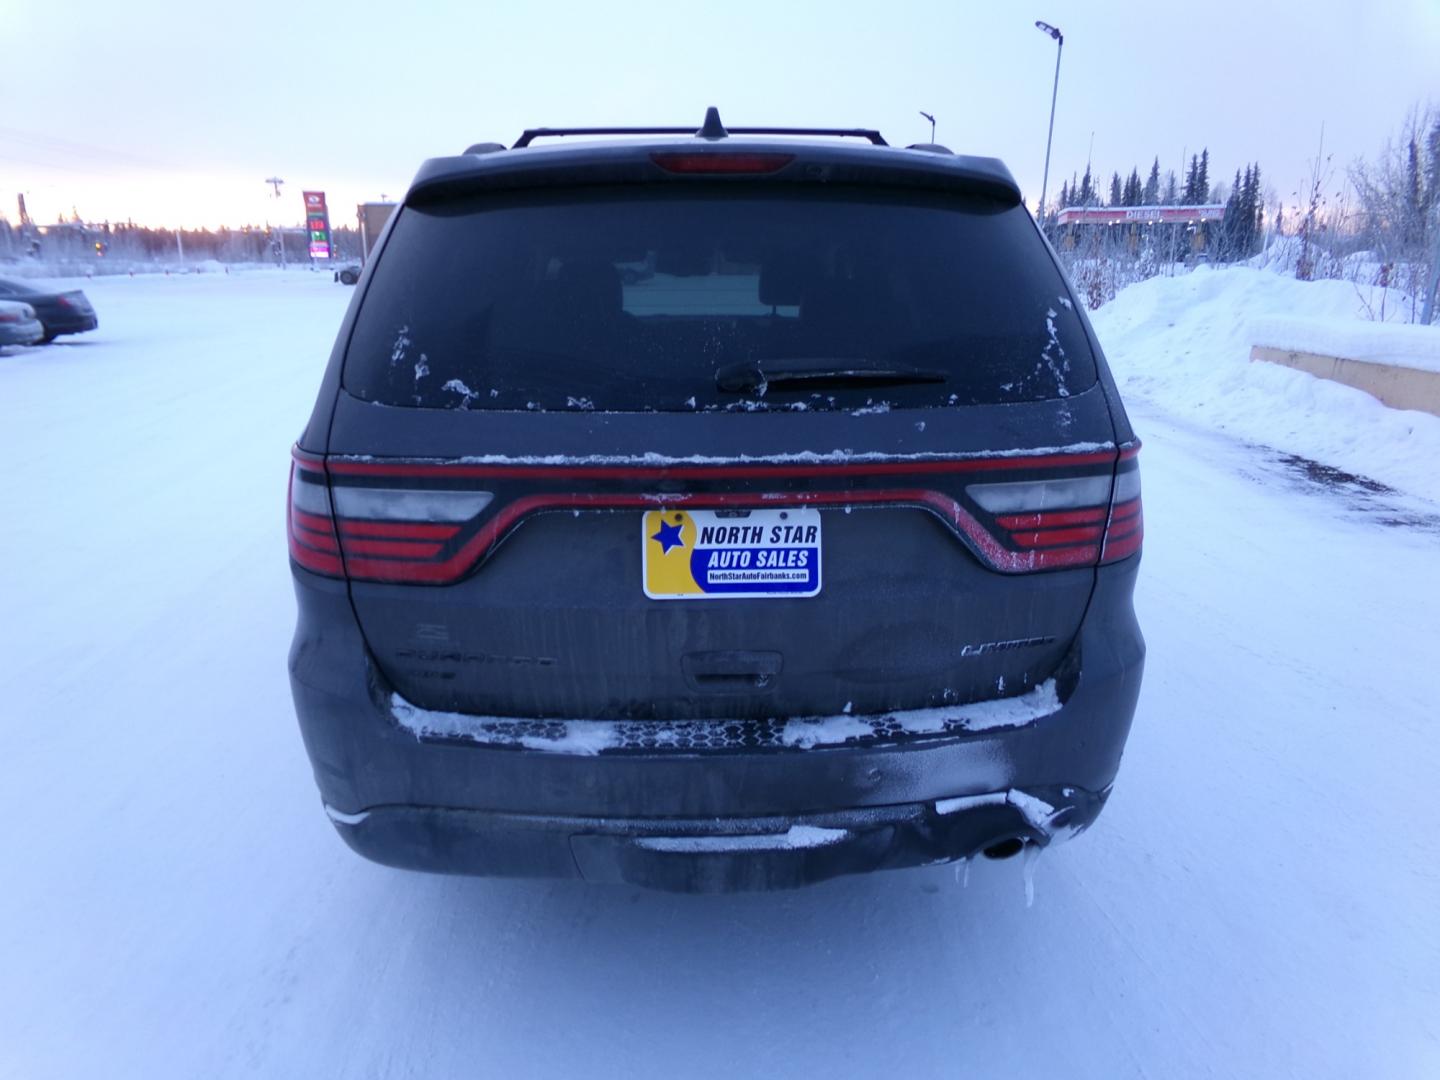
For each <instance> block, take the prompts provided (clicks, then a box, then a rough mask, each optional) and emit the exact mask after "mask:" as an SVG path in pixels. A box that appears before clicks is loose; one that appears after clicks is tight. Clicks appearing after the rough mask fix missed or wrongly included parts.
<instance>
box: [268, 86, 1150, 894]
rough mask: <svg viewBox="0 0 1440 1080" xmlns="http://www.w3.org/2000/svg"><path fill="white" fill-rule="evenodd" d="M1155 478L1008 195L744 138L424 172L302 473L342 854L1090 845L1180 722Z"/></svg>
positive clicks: (308, 661)
mask: <svg viewBox="0 0 1440 1080" xmlns="http://www.w3.org/2000/svg"><path fill="white" fill-rule="evenodd" d="M617 135H619V136H624V137H623V138H618V139H617V138H603V139H602V138H599V136H607V137H608V136H617ZM574 136H596V137H595V138H589V139H579V140H576V139H575V138H574ZM532 142H540V145H531V144H532ZM637 266H643V267H644V268H645V272H644V273H643V274H638V273H635V272H633V270H634V268H635V267H637ZM1138 450H1139V443H1138V441H1137V440H1136V438H1135V435H1134V433H1133V432H1132V431H1131V428H1130V424H1129V422H1128V420H1127V419H1126V416H1125V412H1124V410H1123V408H1122V407H1121V404H1120V399H1119V396H1118V395H1117V393H1116V388H1115V384H1114V382H1113V380H1112V379H1111V377H1110V373H1109V371H1108V370H1107V368H1106V365H1105V360H1104V357H1103V356H1102V354H1101V351H1100V347H1099V345H1098V343H1097V342H1096V340H1095V336H1094V333H1093V332H1092V330H1091V328H1090V326H1089V324H1088V322H1087V320H1086V318H1085V316H1084V314H1083V312H1082V310H1081V308H1080V305H1079V302H1078V300H1077V298H1076V296H1075V294H1074V291H1073V290H1072V288H1071V287H1070V284H1069V283H1068V282H1067V281H1066V280H1065V277H1064V275H1063V273H1062V272H1061V270H1060V269H1059V267H1058V266H1057V264H1056V261H1055V258H1054V256H1053V253H1052V252H1051V251H1050V249H1049V247H1048V246H1047V244H1046V242H1045V240H1044V238H1043V237H1042V236H1041V234H1040V232H1039V231H1038V230H1037V228H1036V226H1035V223H1034V221H1033V220H1032V219H1031V217H1030V215H1029V214H1028V213H1027V212H1026V210H1025V208H1024V206H1023V204H1022V202H1021V198H1020V193H1019V190H1018V189H1017V187H1016V185H1015V181H1014V180H1013V179H1012V177H1011V176H1010V173H1009V172H1008V171H1007V169H1006V168H1005V166H1004V165H1003V164H1001V163H1000V162H999V161H996V160H994V159H990V158H977V157H967V156H960V155H955V154H952V153H950V152H949V151H948V150H945V149H944V148H943V147H938V146H929V145H927V146H916V147H909V148H905V149H900V148H894V147H889V146H887V145H886V144H885V142H884V140H883V139H882V138H881V137H880V135H879V134H878V133H876V132H873V131H863V130H841V131H834V130H808V129H807V130H778V129H773V128H763V129H757V128H750V129H743V128H737V129H730V130H728V131H727V130H726V129H725V128H724V126H723V125H722V124H721V122H720V118H719V116H718V115H717V114H716V113H715V111H714V110H711V112H710V114H709V115H708V116H707V118H706V121H705V124H704V126H703V127H702V128H700V130H699V131H698V132H697V131H694V130H693V129H674V128H659V129H640V130H627V129H587V130H575V129H569V130H566V129H559V130H552V129H539V130H535V131H527V132H526V133H525V135H524V136H523V137H522V138H521V139H520V140H519V141H518V142H517V143H516V145H515V146H514V147H511V148H508V149H507V148H501V147H498V146H495V145H493V144H486V145H482V146H477V147H473V148H472V149H471V150H470V151H468V152H467V153H465V154H463V155H460V156H458V157H446V158H436V159H433V160H430V161H427V162H426V163H425V164H424V165H423V166H422V167H421V169H420V172H419V174H418V175H417V177H416V178H415V181H414V183H413V185H412V186H411V188H410V190H409V192H408V194H407V195H406V197H405V200H404V203H403V204H402V206H401V207H400V208H399V209H398V210H397V212H396V213H395V214H394V215H393V217H392V218H391V220H390V223H389V225H388V226H387V228H386V231H385V234H384V235H383V237H382V238H381V241H380V243H379V245H378V248H377V249H376V251H375V253H374V255H373V257H372V258H371V259H370V260H369V261H368V262H367V264H366V267H365V270H364V273H363V275H362V276H361V279H360V282H359V286H358V288H357V291H356V294H355V296H354V299H353V300H352V302H351V305H350V309H349V312H348V313H347V315H346V317H345V320H344V323H343V325H342V326H341V328H340V333H339V337H338V339H337V340H336V343H335V348H334V351H333V353H332V354H331V357H330V363H329V367H328V369H327V370H326V373H325V377H324V381H323V383H322V386H321V388H320V393H319V397H318V399H317V401H316V404H315V409H314V413H313V415H312V416H311V419H310V422H309V424H308V425H307V426H306V428H305V431H304V433H303V434H302V435H301V437H300V439H299V442H298V443H297V445H296V447H295V450H294V460H293V464H292V467H291V476H290V496H289V537H290V559H291V568H292V571H293V574H294V579H295V587H296V595H297V597H298V601H299V621H298V626H297V628H296V632H295V638H294V644H293V647H292V650H291V653H290V674H291V681H292V686H293V690H294V698H295V706H296V712H297V714H298V716H299V720H300V728H301V731H302V733H303V736H304V739H305V745H306V748H307V750H308V751H309V754H310V759H311V762H312V764H313V766H314V773H315V778H316V782H317V783H318V785H319V788H320V793H321V796H322V798H323V800H324V805H325V809H326V812H327V813H328V815H329V817H330V818H331V820H332V821H333V822H334V824H335V828H336V829H337V830H338V831H339V832H340V834H341V836H343V837H344V839H345V841H346V842H347V843H349V844H350V846H351V847H353V848H354V849H355V850H356V851H358V852H360V853H361V854H363V855H365V856H367V857H369V858H372V859H375V860H377V861H379V862H382V863H387V864H390V865H394V866H402V867H410V868H414V869H422V870H432V871H443V872H462V873H474V874H491V875H522V876H558V877H582V878H585V879H588V880H593V881H618V882H629V883H633V884H638V885H644V886H650V887H656V888H664V889H676V890H687V891H718V890H732V889H754V888H777V887H786V886H794V885H800V884H804V883H808V882H813V881H818V880H822V879H825V878H828V877H832V876H835V875H839V874H848V873H857V872H863V871H869V870H875V869H882V868H890V867H903V866H916V865H924V864H930V863H936V862H944V861H947V860H956V859H965V858H970V857H972V856H974V855H977V854H980V853H984V854H985V855H988V856H991V857H995V858H1003V857H1008V856H1011V855H1015V854H1017V853H1019V852H1020V851H1022V850H1023V849H1024V848H1025V847H1026V845H1047V844H1050V843H1053V842H1055V841H1056V840H1059V839H1062V838H1066V837H1069V836H1072V835H1074V834H1075V833H1077V832H1079V831H1081V830H1083V829H1085V828H1086V827H1087V826H1089V825H1090V823H1091V822H1092V821H1094V819H1095V817H1096V815H1097V814H1098V813H1099V812H1100V809H1101V807H1102V805H1103V804H1104V802H1105V800H1106V798H1107V797H1108V795H1109V793H1110V789H1111V783H1112V781H1113V780H1114V778H1115V775H1116V771H1117V769H1118V767H1119V764H1120V757H1121V753H1122V751H1123V748H1124V744H1125V739H1126V735H1127V733H1128V731H1129V728H1130V722H1131V717H1132V715H1133V713H1134V709H1135V702H1136V697H1137V695H1138V693H1139V689H1140V677H1141V669H1142V666H1143V660H1144V643H1143V641H1142V639H1141V636H1140V631H1139V628H1138V627H1137V625H1136V621H1135V615H1134V610H1133V607H1132V604H1131V593H1132V589H1133V586H1134V583H1135V575H1136V570H1137V567H1138V563H1139V561H1140V560H1139V553H1140V541H1141V515H1140V474H1139V471H1138V463H1137V460H1136V455H1137V452H1138Z"/></svg>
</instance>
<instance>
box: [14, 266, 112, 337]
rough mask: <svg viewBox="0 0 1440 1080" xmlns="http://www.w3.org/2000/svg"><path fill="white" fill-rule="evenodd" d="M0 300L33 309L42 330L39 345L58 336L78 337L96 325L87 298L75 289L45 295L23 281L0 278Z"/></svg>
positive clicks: (40, 290)
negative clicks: (17, 303) (16, 302)
mask: <svg viewBox="0 0 1440 1080" xmlns="http://www.w3.org/2000/svg"><path fill="white" fill-rule="evenodd" d="M0 300H20V301H23V302H24V303H26V304H29V305H30V306H31V307H32V308H34V309H35V314H36V316H37V317H38V318H39V319H40V323H41V325H42V326H44V328H45V335H44V336H43V337H42V338H41V339H40V341H41V344H46V343H48V342H51V341H54V340H55V339H56V338H57V337H59V336H60V335H61V334H81V333H84V332H85V331H87V330H94V329H95V328H96V327H97V326H99V325H100V320H99V319H98V318H96V316H95V309H94V308H93V307H91V306H90V300H89V298H88V297H86V295H85V294H84V293H83V292H82V291H81V290H79V289H69V290H66V291H65V292H46V291H45V290H43V289H36V288H35V287H34V286H31V285H27V284H25V283H24V282H20V281H12V280H9V279H5V278H0Z"/></svg>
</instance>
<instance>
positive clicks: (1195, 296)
mask: <svg viewBox="0 0 1440 1080" xmlns="http://www.w3.org/2000/svg"><path fill="white" fill-rule="evenodd" d="M1363 313H1364V305H1363V302H1362V299H1361V297H1360V295H1359V294H1358V293H1357V292H1356V290H1355V288H1354V286H1352V285H1351V284H1349V283H1348V282H1343V281H1296V280H1295V279H1293V278H1288V277H1282V276H1280V275H1278V274H1273V273H1269V272H1267V271H1263V270H1255V269H1250V268H1248V267H1230V268H1226V269H1221V270H1208V269H1202V270H1197V271H1195V272H1194V273H1191V274H1186V275H1184V276H1182V277H1174V278H1151V279H1150V280H1149V281H1143V282H1141V283H1139V284H1137V285H1132V286H1131V287H1129V288H1128V289H1125V290H1123V291H1122V292H1121V293H1120V295H1118V296H1117V297H1116V298H1115V300H1114V301H1113V302H1111V303H1110V304H1107V305H1106V306H1105V307H1103V308H1101V309H1100V310H1099V311H1098V312H1096V313H1095V315H1094V316H1093V320H1094V323H1095V330H1096V332H1097V333H1098V334H1099V336H1100V341H1101V344H1102V345H1103V346H1104V347H1105V352H1106V355H1107V356H1108V358H1109V360H1110V365H1111V367H1112V368H1113V369H1114V372H1115V377H1116V379H1117V380H1118V381H1119V383H1120V386H1121V390H1122V392H1123V393H1124V394H1125V396H1126V398H1127V400H1129V401H1131V402H1133V403H1135V404H1137V405H1141V406H1143V405H1151V406H1154V407H1156V408H1158V409H1160V410H1161V411H1163V412H1167V413H1170V414H1173V415H1177V416H1180V417H1184V418H1186V419H1189V420H1192V421H1194V422H1196V423H1198V424H1201V425H1203V426H1206V427H1210V428H1215V429H1218V430H1221V431H1226V432H1229V433H1230V434H1232V435H1235V436H1237V437H1239V438H1241V439H1244V440H1248V441H1254V442H1258V443H1263V444H1265V445H1268V446H1272V447H1275V448H1276V449H1278V450H1283V451H1285V452H1287V453H1293V454H1300V455H1303V456H1305V457H1309V458H1314V459H1316V460H1318V461H1322V462H1324V463H1325V464H1328V465H1333V466H1336V467H1338V468H1342V469H1345V470H1347V471H1350V472H1355V473H1360V474H1363V475H1366V476H1370V477H1372V478H1374V479H1376V480H1379V481H1381V482H1382V483H1386V484H1389V485H1391V486H1393V487H1397V488H1400V489H1402V490H1405V491H1409V492H1411V493H1413V494H1416V495H1421V496H1423V497H1425V498H1429V499H1436V500H1440V467H1437V464H1436V463H1437V462H1440V418H1437V417H1434V416H1430V415H1428V414H1425V413H1420V412H1409V411H1400V410H1396V409H1390V408H1387V407H1386V406H1384V405H1382V404H1381V403H1380V402H1379V401H1377V400H1376V399H1375V398H1373V397H1371V396H1370V395H1369V394H1366V393H1363V392H1362V391H1359V390H1355V389H1352V388H1351V387H1348V386H1343V385H1341V384H1339V383H1335V382H1329V381H1326V380H1324V379H1318V378H1316V377H1314V376H1313V375H1308V374H1306V373H1304V372H1300V371H1295V370H1292V369H1290V368H1284V367H1279V366H1277V365H1274V364H1259V363H1252V362H1251V361H1250V347H1251V346H1252V345H1254V344H1255V341H1254V338H1255V335H1256V333H1257V327H1258V328H1262V329H1263V328H1264V327H1265V326H1267V325H1270V326H1273V325H1274V320H1275V319H1277V318H1288V319H1295V320H1302V321H1307V322H1309V321H1316V322H1317V323H1318V324H1320V325H1322V326H1325V327H1331V326H1333V325H1334V324H1336V323H1340V324H1348V325H1350V326H1352V327H1353V333H1354V334H1356V335H1365V334H1369V333H1371V332H1372V330H1373V331H1374V332H1376V333H1388V332H1389V329H1388V328H1387V329H1386V330H1383V331H1382V330H1381V329H1380V327H1379V326H1378V324H1371V323H1368V322H1366V321H1365V320H1364V319H1363V318H1362V316H1363ZM1417 329H1418V333H1440V331H1437V330H1435V329H1434V328H1417ZM1326 332H1327V333H1331V334H1332V336H1331V337H1330V338H1328V339H1327V340H1331V341H1334V340H1336V338H1335V337H1334V336H1333V334H1334V331H1326ZM1141 436H1142V437H1143V436H1144V432H1143V431H1141Z"/></svg>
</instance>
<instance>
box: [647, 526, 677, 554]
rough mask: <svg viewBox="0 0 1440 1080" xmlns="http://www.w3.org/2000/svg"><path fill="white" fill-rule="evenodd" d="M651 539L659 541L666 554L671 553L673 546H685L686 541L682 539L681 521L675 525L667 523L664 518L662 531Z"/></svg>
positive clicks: (661, 549)
mask: <svg viewBox="0 0 1440 1080" xmlns="http://www.w3.org/2000/svg"><path fill="white" fill-rule="evenodd" d="M650 539H651V540H654V541H656V542H657V543H659V545H660V551H661V554H664V555H669V554H670V549H671V548H675V547H684V546H685V541H684V540H681V539H680V523H679V522H678V521H677V522H676V523H675V524H674V525H666V524H665V520H664V519H663V518H662V519H661V520H660V531H659V532H657V533H656V534H655V535H654V536H652V537H650Z"/></svg>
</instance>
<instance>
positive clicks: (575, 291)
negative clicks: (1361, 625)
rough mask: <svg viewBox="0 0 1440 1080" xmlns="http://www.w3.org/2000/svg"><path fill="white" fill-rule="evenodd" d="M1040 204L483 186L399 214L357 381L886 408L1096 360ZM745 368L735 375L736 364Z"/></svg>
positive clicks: (529, 397)
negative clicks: (529, 191) (1049, 247)
mask: <svg viewBox="0 0 1440 1080" xmlns="http://www.w3.org/2000/svg"><path fill="white" fill-rule="evenodd" d="M1064 291H1065V286H1064V283H1063V281H1062V280H1061V279H1060V276H1059V273H1058V271H1057V270H1056V269H1055V267H1054V265H1053V263H1052V262H1051V261H1050V259H1049V257H1048V255H1047V254H1046V252H1045V251H1044V248H1043V245H1042V244H1041V242H1040V240H1039V238H1038V237H1037V236H1036V235H1035V231H1034V227H1033V226H1032V225H1031V223H1030V221H1029V220H1028V218H1027V217H1026V216H1025V213H1024V211H1023V210H1022V209H1021V208H1019V207H1009V208H1005V207H1000V206H998V205H997V204H995V203H992V202H989V201H987V200H984V199H980V198H971V197H956V196H949V197H946V198H944V199H941V198H939V197H934V198H932V197H930V196H918V195H916V194H913V193H912V194H907V195H906V196H905V197H903V198H900V197H895V196H888V195H877V194H859V193H856V192H854V191H850V192H834V191H821V190H818V189H807V190H804V191H803V192H799V193H788V194H786V193H777V192H776V191H774V190H773V189H770V190H766V189H765V188H764V187H763V186H762V187H759V188H757V189H754V190H750V191H737V189H736V188H734V187H730V188H727V189H725V190H724V191H723V192H722V191H717V190H715V189H711V188H705V187H699V188H696V187H691V186H689V185H686V187H685V188H684V189H683V190H681V189H673V188H658V187H657V188H631V189H628V190H617V191H586V192H560V193H554V194H546V195H543V196H536V195H531V196H515V195H509V196H500V197H497V196H494V195H490V196H485V197H467V198H464V199H461V200H458V201H455V202H452V203H448V204H445V205H443V206H439V207H425V208H413V207H407V208H406V209H405V210H403V211H402V216H401V219H400V220H399V221H398V222H397V223H396V226H395V229H394V232H393V233H392V235H391V238H390V240H389V242H388V244H387V245H386V247H385V249H384V251H383V252H382V253H381V255H380V261H379V264H378V266H377V267H376V270H375V273H374V278H373V280H372V282H371V285H370V288H369V291H368V292H367V293H366V295H365V297H364V299H363V301H362V307H361V310H360V313H359V316H358V318H357V320H356V324H355V331H354V334H353V336H352V338H351V341H350V346H349V350H348V352H347V355H346V362H345V372H344V383H345V387H346V389H347V390H348V391H349V392H351V393H352V394H355V395H357V396H358V397H361V398H363V399H366V400H370V401H378V402H383V403H385V404H390V405H402V406H414V407H421V408H437V409H500V410H532V411H533V410H537V409H538V410H564V411H589V410H599V411H605V412H631V411H654V410H660V411H685V412H689V411H716V410H744V411H762V410H771V409H781V410H795V409H817V410H836V409H844V410H848V411H856V410H865V411H868V412H883V411H886V410H888V409H892V408H927V407H943V406H947V405H964V404H980V403H996V402H1009V401H1035V400H1046V399H1053V398H1061V397H1067V396H1069V395H1070V394H1073V393H1076V392H1078V391H1081V390H1084V389H1087V388H1088V387H1089V386H1091V385H1092V384H1093V383H1094V381H1095V365H1094V360H1093V357H1092V355H1091V352H1090V349H1089V345H1088V342H1087V340H1086V338H1085V335H1084V332H1083V329H1082V326H1081V323H1080V321H1079V317H1078V316H1077V315H1076V313H1075V311H1074V309H1073V307H1072V306H1071V305H1069V304H1060V305H1059V306H1057V305H1056V297H1057V295H1061V296H1062V297H1063V293H1064ZM737 372H738V374H737Z"/></svg>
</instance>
